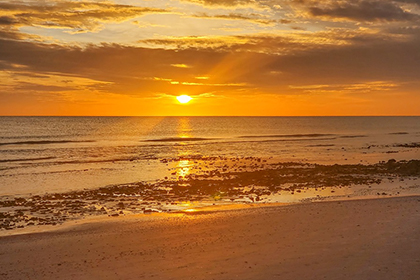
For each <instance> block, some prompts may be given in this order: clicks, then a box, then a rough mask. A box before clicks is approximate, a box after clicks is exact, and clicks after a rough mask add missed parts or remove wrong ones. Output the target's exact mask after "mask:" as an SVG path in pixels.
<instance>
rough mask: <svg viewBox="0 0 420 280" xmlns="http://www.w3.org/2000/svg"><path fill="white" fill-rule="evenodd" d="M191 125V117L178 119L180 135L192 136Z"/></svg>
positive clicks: (182, 136) (183, 136) (184, 136)
mask: <svg viewBox="0 0 420 280" xmlns="http://www.w3.org/2000/svg"><path fill="white" fill-rule="evenodd" d="M191 130H192V129H191V125H190V119H189V118H186V117H184V118H179V119H178V137H179V138H190V137H191V134H190V132H191Z"/></svg>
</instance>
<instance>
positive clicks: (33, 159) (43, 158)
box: [0, 157, 56, 162]
mask: <svg viewBox="0 0 420 280" xmlns="http://www.w3.org/2000/svg"><path fill="white" fill-rule="evenodd" d="M55 158H56V157H40V158H19V159H0V162H19V161H38V160H46V159H55Z"/></svg>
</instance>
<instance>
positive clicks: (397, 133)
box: [389, 131, 408, 135]
mask: <svg viewBox="0 0 420 280" xmlns="http://www.w3.org/2000/svg"><path fill="white" fill-rule="evenodd" d="M389 134H390V135H405V134H408V132H405V131H401V132H391V133H389Z"/></svg>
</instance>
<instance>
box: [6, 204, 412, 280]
mask: <svg viewBox="0 0 420 280" xmlns="http://www.w3.org/2000/svg"><path fill="white" fill-rule="evenodd" d="M153 215H156V216H153ZM153 215H152V216H148V217H145V215H142V217H140V216H131V217H129V216H127V217H123V218H118V219H115V220H112V219H107V220H108V221H97V222H94V223H81V224H79V225H74V226H65V228H61V229H59V228H57V230H54V231H49V232H42V233H35V234H22V235H13V236H3V237H0V256H3V257H1V258H0V268H1V273H0V275H1V276H2V279H11V280H12V279H24V278H27V277H29V276H30V277H31V278H34V279H58V278H59V279H98V278H100V279H150V278H154V279H188V277H192V276H193V279H324V277H326V278H327V279H415V278H416V277H418V276H419V275H420V257H419V256H420V234H419V233H420V225H419V223H418V221H419V220H420V196H408V197H390V198H388V197H387V198H378V199H364V200H363V199H361V200H345V201H322V202H319V203H298V204H291V205H284V206H271V207H249V208H247V209H241V210H233V211H214V212H204V213H200V212H197V213H180V214H164V215H160V216H159V214H153ZM156 217H159V218H156Z"/></svg>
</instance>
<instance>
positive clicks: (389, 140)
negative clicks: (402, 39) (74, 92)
mask: <svg viewBox="0 0 420 280" xmlns="http://www.w3.org/2000/svg"><path fill="white" fill-rule="evenodd" d="M419 142H420V117H0V196H10V195H12V196H13V195H35V194H44V193H51V192H68V191H77V190H85V189H96V188H100V187H104V186H108V185H118V184H127V183H133V182H152V181H156V180H164V178H166V179H171V178H172V180H177V179H178V178H179V175H180V173H182V174H181V176H182V177H184V176H185V175H186V174H188V173H191V172H192V170H193V168H191V166H192V165H193V164H194V163H193V162H192V161H191V160H192V159H195V160H199V159H203V158H217V157H219V158H225V159H227V158H230V159H234V158H248V157H256V158H262V159H270V160H271V161H277V162H299V163H319V164H374V163H377V162H379V161H386V160H389V159H396V160H410V159H419V158H420V149H419V147H418V143H419ZM416 143H417V144H416ZM227 168H228V167H227ZM174 173H175V174H174Z"/></svg>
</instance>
